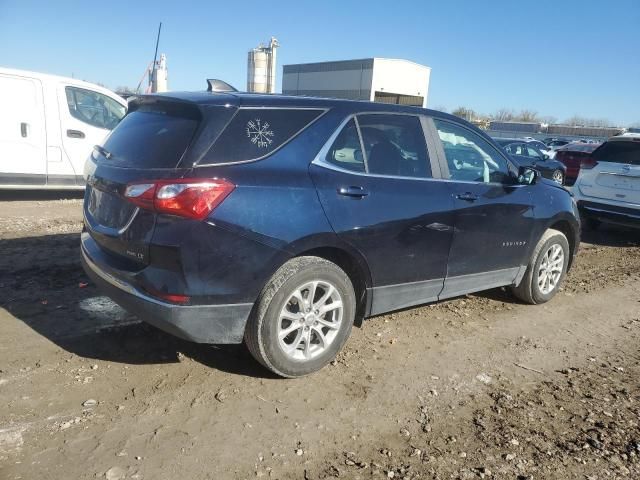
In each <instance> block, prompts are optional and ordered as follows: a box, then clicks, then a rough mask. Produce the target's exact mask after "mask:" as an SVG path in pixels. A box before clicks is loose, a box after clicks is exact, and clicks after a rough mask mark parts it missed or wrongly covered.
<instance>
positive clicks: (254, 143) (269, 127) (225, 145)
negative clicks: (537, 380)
mask: <svg viewBox="0 0 640 480" xmlns="http://www.w3.org/2000/svg"><path fill="white" fill-rule="evenodd" d="M322 113H324V110H322V109H302V108H299V109H296V108H241V109H239V110H238V112H237V113H236V115H235V116H234V117H233V119H232V120H231V122H230V123H229V125H228V126H227V128H226V129H225V130H224V132H222V134H221V135H220V137H219V138H218V140H217V141H216V142H215V144H214V145H213V146H212V147H211V149H210V150H209V152H208V153H207V155H206V156H205V158H204V159H203V160H202V161H201V162H200V164H208V163H213V164H219V163H235V162H243V161H248V160H256V159H259V158H262V157H265V156H267V155H270V154H271V153H273V152H275V151H276V150H277V149H278V148H280V147H281V146H283V145H284V144H285V143H287V142H288V141H289V140H291V139H292V138H293V137H295V136H296V135H297V134H298V133H300V132H301V131H302V130H304V129H305V128H306V127H307V126H309V124H310V123H311V122H313V121H314V120H315V119H317V118H318V117H319V116H320V115H322Z"/></svg>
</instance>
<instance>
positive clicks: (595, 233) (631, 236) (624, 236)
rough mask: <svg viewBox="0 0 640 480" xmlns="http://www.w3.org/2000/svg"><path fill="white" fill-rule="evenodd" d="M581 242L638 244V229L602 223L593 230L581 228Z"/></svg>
mask: <svg viewBox="0 0 640 480" xmlns="http://www.w3.org/2000/svg"><path fill="white" fill-rule="evenodd" d="M582 242H584V243H591V244H593V245H601V246H605V247H638V246H640V229H633V228H626V227H619V226H617V225H607V224H603V225H601V226H599V227H598V228H597V229H595V230H586V229H583V230H582Z"/></svg>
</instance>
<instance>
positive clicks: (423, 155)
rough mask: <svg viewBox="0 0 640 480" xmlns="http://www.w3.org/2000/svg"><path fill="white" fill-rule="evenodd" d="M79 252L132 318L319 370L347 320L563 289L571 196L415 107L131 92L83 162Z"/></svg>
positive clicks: (482, 139)
mask: <svg viewBox="0 0 640 480" xmlns="http://www.w3.org/2000/svg"><path fill="white" fill-rule="evenodd" d="M86 178H87V190H86V193H85V202H84V225H85V228H84V231H83V233H82V235H81V256H82V262H83V265H84V268H85V270H86V272H87V274H88V275H89V276H90V277H91V279H92V280H93V281H94V282H95V283H96V284H97V285H98V286H99V287H100V288H101V289H102V290H103V291H104V292H105V293H106V294H108V295H109V296H110V297H111V298H113V299H114V300H115V301H116V302H118V303H120V304H121V305H122V306H123V307H125V308H126V309H128V310H130V311H131V312H133V313H135V314H137V315H138V316H139V317H140V318H141V319H142V320H145V321H147V322H150V323H152V324H154V325H156V326H158V327H159V328H161V329H164V330H166V331H168V332H170V333H172V334H175V335H178V336H180V337H182V338H185V339H188V340H192V341H196V342H203V343H240V342H242V341H243V340H244V342H245V343H246V345H247V346H248V348H249V350H250V351H251V353H252V354H253V355H254V357H255V358H256V359H257V360H258V361H259V362H260V363H262V364H263V365H264V366H265V367H266V368H268V369H270V370H272V371H273V372H275V373H276V374H278V375H281V376H284V377H298V376H302V375H305V374H308V373H311V372H314V371H316V370H318V369H320V368H322V367H323V366H324V365H326V364H327V363H328V362H330V361H331V360H332V359H333V358H334V357H335V356H336V354H337V353H338V352H339V351H340V350H341V348H342V346H343V345H344V344H345V342H346V341H347V338H348V337H349V334H350V332H351V327H352V325H353V324H354V321H356V319H357V320H358V321H359V320H360V319H362V318H363V317H368V316H371V315H378V314H381V313H384V312H388V311H392V310H397V309H401V308H407V307H410V306H413V305H419V304H424V303H427V302H433V301H436V300H440V299H444V298H450V297H454V296H458V295H463V294H466V293H469V292H473V291H478V290H484V289H487V288H493V287H498V286H510V287H511V288H512V289H513V291H514V293H515V295H516V296H517V297H518V298H520V299H522V300H523V301H525V302H528V303H531V304H538V303H543V302H546V301H548V300H550V299H551V298H552V297H553V296H554V295H555V293H556V292H557V291H558V289H559V288H560V285H561V283H562V281H563V278H564V276H565V274H566V272H567V270H568V268H569V267H570V265H571V262H572V259H573V257H574V255H575V253H576V250H577V248H578V245H579V241H580V226H579V218H578V217H577V209H576V205H575V202H573V199H572V197H571V196H570V194H569V192H567V191H566V190H565V189H564V188H562V187H560V186H558V185H555V184H553V183H552V182H547V181H541V180H540V179H539V174H538V173H537V172H536V170H534V169H531V168H530V167H518V166H517V165H516V164H515V163H514V162H513V161H512V160H511V159H510V158H509V157H508V155H506V154H505V152H504V151H503V150H502V149H500V147H499V146H498V145H496V144H495V143H494V142H493V141H492V140H491V139H490V138H489V137H488V136H487V135H486V134H485V133H483V132H482V131H481V130H479V129H477V128H476V127H474V126H473V125H471V124H470V123H467V122H465V121H464V120H461V119H460V118H457V117H454V116H452V115H448V114H445V113H440V112H436V111H431V110H425V109H421V108H415V107H408V106H401V105H391V104H381V103H372V102H353V101H345V100H328V99H315V98H305V97H284V96H276V95H255V94H239V93H235V94H229V93H205V92H203V93H171V94H165V95H150V96H142V97H137V98H136V99H134V100H132V101H131V102H130V104H129V112H128V113H127V115H126V116H125V117H124V119H123V120H122V122H121V123H120V124H119V125H118V127H116V129H115V130H114V131H113V132H112V134H111V135H110V136H109V137H108V139H107V140H106V141H105V142H104V144H103V145H102V146H99V147H97V148H96V149H95V150H94V153H93V154H92V155H91V156H90V158H89V159H88V160H87V165H86Z"/></svg>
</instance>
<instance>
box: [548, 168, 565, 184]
mask: <svg viewBox="0 0 640 480" xmlns="http://www.w3.org/2000/svg"><path fill="white" fill-rule="evenodd" d="M551 180H553V181H554V182H556V183H557V184H559V185H564V173H562V170H554V171H553V172H552V173H551Z"/></svg>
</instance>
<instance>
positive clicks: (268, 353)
mask: <svg viewBox="0 0 640 480" xmlns="http://www.w3.org/2000/svg"><path fill="white" fill-rule="evenodd" d="M355 312H356V300H355V293H354V290H353V285H352V284H351V281H350V280H349V277H348V276H347V274H346V273H345V272H344V271H343V270H342V269H341V268H340V267H338V266H337V265H336V264H334V263H332V262H329V261H328V260H325V259H323V258H319V257H311V256H309V257H297V258H294V259H292V260H290V261H288V262H287V263H285V264H284V265H283V266H282V267H280V268H279V269H278V271H277V272H276V273H275V274H274V275H273V277H271V280H270V281H269V282H268V283H267V285H266V286H265V288H264V289H263V291H262V293H261V294H260V297H259V298H258V301H257V302H256V306H255V308H254V311H253V312H252V314H251V317H250V318H249V321H248V323H247V328H246V330H245V343H246V345H247V347H248V348H249V351H250V352H251V354H252V355H253V356H254V357H255V359H256V360H258V361H259V362H260V363H261V364H262V365H264V366H265V367H267V368H268V369H269V370H271V371H272V372H274V373H276V374H278V375H280V376H282V377H289V378H292V377H301V376H303V375H307V374H309V373H313V372H315V371H317V370H320V369H321V368H322V367H324V366H325V365H326V364H327V363H329V362H330V361H331V360H333V359H334V358H335V356H336V355H337V354H338V352H339V351H340V350H341V349H342V347H343V346H344V344H345V342H346V341H347V339H348V338H349V334H350V333H351V327H352V326H353V320H354V318H355Z"/></svg>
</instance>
